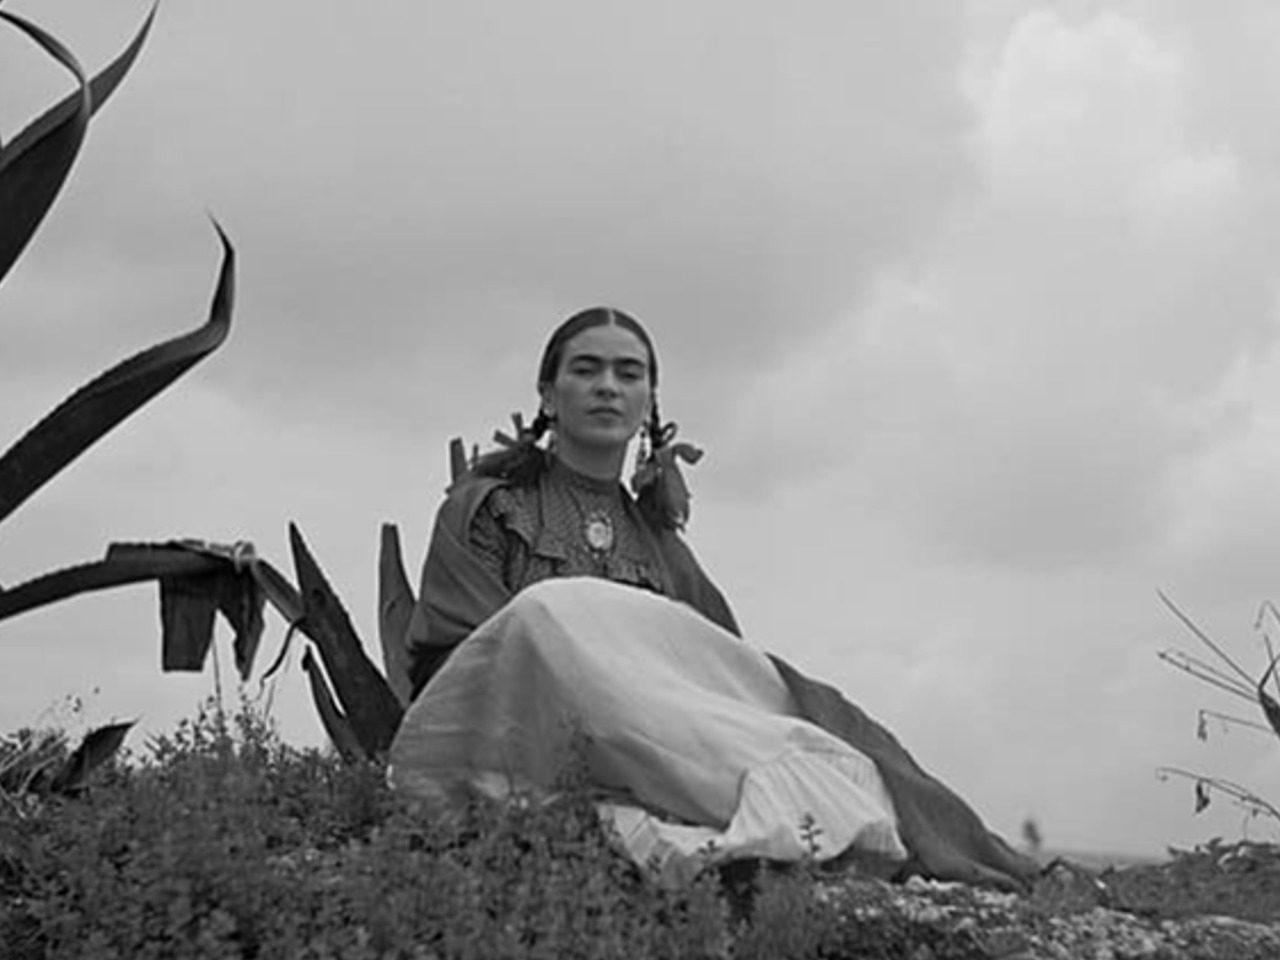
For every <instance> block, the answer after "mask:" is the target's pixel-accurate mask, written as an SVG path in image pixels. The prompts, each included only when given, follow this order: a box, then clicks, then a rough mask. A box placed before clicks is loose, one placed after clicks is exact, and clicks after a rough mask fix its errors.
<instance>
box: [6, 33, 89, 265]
mask: <svg viewBox="0 0 1280 960" xmlns="http://www.w3.org/2000/svg"><path fill="white" fill-rule="evenodd" d="M0 20H3V21H5V22H7V23H10V24H12V25H13V26H15V27H17V28H18V29H19V30H21V31H22V32H23V33H25V34H26V35H27V36H29V37H30V38H31V39H32V40H34V41H35V42H36V43H37V44H38V45H39V46H40V47H41V49H43V50H44V51H45V52H46V53H47V54H49V56H51V57H53V59H55V60H57V61H58V63H60V64H62V66H64V67H66V68H67V70H69V71H70V72H71V73H72V75H74V76H75V78H76V91H75V93H74V94H72V96H71V97H70V98H69V100H70V103H69V104H68V107H67V108H64V109H62V110H59V109H58V107H54V108H53V109H52V110H50V111H48V112H46V113H45V114H44V115H43V116H41V117H40V118H39V119H37V120H36V121H35V122H34V123H32V124H31V125H30V126H29V127H27V129H26V130H24V131H23V132H22V133H21V134H19V135H18V136H17V137H15V138H14V139H13V140H11V141H10V142H9V143H8V144H6V145H5V147H4V150H3V151H0V281H3V280H4V277H5V275H6V274H7V273H8V272H9V268H10V267H12V266H13V264H14V262H15V261H16V260H17V259H18V257H19V255H20V254H21V253H22V251H23V250H24V249H25V248H26V246H27V243H28V242H29V241H30V240H31V237H32V235H33V234H34V233H35V232H36V228H37V227H38V226H40V221H41V220H43V219H44V216H45V214H46V213H48V211H49V207H50V206H52V205H53V200H54V198H55V197H56V196H57V195H58V191H59V190H61V189H62V185H63V183H65V182H66V179H67V174H69V173H70V172H71V165H72V164H73V163H75V159H76V154H78V153H79V152H80V144H81V143H83V142H84V135H85V131H87V130H88V129H89V117H90V115H91V113H92V112H93V102H92V100H91V99H90V93H89V81H88V80H87V79H86V78H85V75H84V70H83V69H81V67H80V63H79V61H78V60H76V58H75V56H74V55H73V54H72V53H71V51H70V50H68V49H67V48H66V47H64V46H63V45H62V44H61V43H59V42H58V40H57V39H56V38H54V37H53V36H52V35H51V34H49V33H46V32H45V31H44V30H42V29H41V28H40V27H37V26H36V25H35V24H34V23H31V22H30V21H29V20H24V19H23V18H22V17H19V16H16V15H14V14H12V13H7V12H5V11H3V10H0ZM66 102H67V101H64V103H66ZM58 106H59V107H61V106H62V104H59V105H58ZM55 114H56V115H55Z"/></svg>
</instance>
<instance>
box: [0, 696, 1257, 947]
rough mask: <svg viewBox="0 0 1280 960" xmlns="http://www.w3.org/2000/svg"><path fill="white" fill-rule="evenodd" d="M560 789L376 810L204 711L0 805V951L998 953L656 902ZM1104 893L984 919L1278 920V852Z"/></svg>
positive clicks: (851, 923)
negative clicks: (81, 779) (500, 799)
mask: <svg viewBox="0 0 1280 960" xmlns="http://www.w3.org/2000/svg"><path fill="white" fill-rule="evenodd" d="M7 742H8V743H9V744H10V746H11V751H10V753H9V754H8V763H9V765H10V768H11V770H18V769H22V765H21V763H20V762H18V761H19V757H20V753H19V752H16V751H15V750H14V749H13V748H14V747H16V745H20V744H27V745H28V749H29V751H30V756H31V757H32V758H36V759H38V760H39V761H40V762H41V763H44V762H46V761H47V757H46V754H47V752H48V751H49V750H50V749H54V750H55V752H59V751H60V752H61V753H65V751H66V745H65V738H60V737H58V736H57V735H56V734H53V733H48V732H46V733H43V734H41V733H37V732H33V731H29V732H27V733H26V734H24V736H23V738H18V737H10V738H8V741H7ZM50 744H60V746H58V747H56V748H51V747H50ZM37 751H39V752H37ZM573 774H574V770H573V768H571V775H570V776H568V777H566V778H565V779H564V781H563V782H562V783H561V784H560V790H559V791H558V793H557V794H556V797H555V799H554V800H551V801H549V802H542V803H537V802H532V801H526V802H517V803H496V802H493V801H490V800H487V799H485V798H483V797H480V796H467V797H462V798H460V799H459V802H458V803H456V804H454V805H453V806H451V807H450V808H449V809H447V810H435V811H430V810H427V809H425V808H422V807H421V806H418V805H415V804H413V803H411V802H408V801H406V800H405V799H403V798H401V797H399V796H397V795H394V794H393V793H392V792H391V791H390V790H389V788H388V787H387V785H386V779H385V775H384V770H383V769H382V768H381V767H380V766H378V765H376V764H372V763H363V764H352V763H348V762H344V761H342V760H340V759H339V758H337V757H336V756H334V755H332V754H330V753H326V752H322V751H318V750H314V749H298V748H296V747H293V746H290V745H288V744H285V743H283V742H282V741H281V740H280V738H279V737H278V736H277V734H276V733H275V731H274V729H273V727H272V725H271V724H270V722H269V721H268V719H267V718H265V717H264V716H263V714H262V713H261V712H260V711H259V710H258V709H257V708H256V707H255V706H253V705H252V704H249V703H245V704H242V705H241V706H240V708H239V709H238V710H237V711H235V712H232V713H224V712H223V711H221V710H219V709H218V708H217V707H216V706H215V705H214V703H213V702H210V703H208V704H206V705H205V706H204V707H203V708H202V709H201V710H200V711H199V712H198V713H197V715H196V716H195V717H193V718H191V719H189V720H187V721H184V722H182V723H181V724H179V726H178V727H177V729H175V730H174V731H173V732H172V733H171V734H169V735H166V736H162V737H159V738H156V739H154V740H152V741H151V742H150V743H148V744H147V746H146V747H145V749H144V750H142V751H139V752H137V753H134V754H132V755H127V756H125V757H123V758H120V759H117V760H115V761H114V762H112V763H109V764H107V765H106V766H104V767H103V768H101V769H99V770H98V771H97V773H96V774H95V776H94V778H93V779H92V781H91V782H90V783H89V784H88V785H87V787H86V788H85V789H83V790H81V791H80V792H79V793H78V794H77V795H75V796H63V795H58V794H54V793H50V792H48V791H42V790H39V789H32V787H31V784H32V781H30V780H29V779H24V778H18V777H12V778H10V780H9V781H7V785H6V786H0V956H3V957H4V958H5V960H35V958H46V957H54V958H86V960H87V958H95V960H99V958H102V960H110V958H121V960H123V958H134V957H139V958H150V957H155V958H159V957H182V958H268V957H269V958H273V960H274V958H286V960H288V958H299V960H302V958H308V960H375V958H376V960H384V958H386V960H397V958H416V960H427V958H439V960H445V958H449V960H453V958H485V960H489V958H508V957H510V958H548V960H550V958H556V960H559V958H575V957H582V958H649V957H651V958H724V960H730V958H733V960H765V958H797V960H799V958H839V957H849V958H856V957H876V958H880V957H883V958H910V957H923V956H932V957H951V958H966V960H976V958H985V957H990V956H994V955H998V952H997V953H993V952H992V950H993V949H994V948H993V947H992V946H991V943H990V942H987V941H990V939H991V938H990V935H989V934H984V933H983V932H982V931H981V930H980V929H978V928H977V927H975V926H974V924H973V923H972V922H967V921H957V922H956V923H944V924H938V923H930V922H920V917H918V916H914V914H915V913H918V912H919V908H918V906H917V907H915V908H911V907H907V908H894V907H893V906H892V903H893V901H895V900H897V899H899V893H898V892H897V891H896V890H895V888H893V887H891V886H889V885H885V884H883V883H881V882H879V881H873V880H869V879H867V878H858V877H856V876H841V875H838V874H832V873H829V872H827V871H826V870H824V869H823V868H820V867H819V866H818V865H817V864H816V863H813V862H809V863H803V864H800V865H799V866H794V867H791V868H786V869H782V868H778V869H774V868H761V867H758V866H756V865H753V864H735V865H731V866H730V867H726V868H721V869H720V870H719V871H716V870H708V871H706V872H705V873H704V874H703V875H702V876H701V877H699V878H698V879H697V880H696V881H695V882H694V883H693V884H692V885H691V886H689V887H687V888H685V889H682V890H678V891H673V890H669V889H665V888H663V887H661V886H660V885H658V884H656V883H654V882H651V880H650V879H649V878H648V874H647V873H646V871H644V870H642V869H640V868H638V867H637V866H636V865H634V864H633V863H632V862H631V861H630V860H629V859H627V858H626V857H625V856H624V855H622V854H621V853H619V852H618V848H617V846H616V844H615V843H614V840H613V838H612V837H611V836H610V835H609V834H608V833H607V831H606V828H605V827H603V826H602V824H601V823H600V821H599V820H598V818H597V817H596V816H595V809H594V803H593V799H592V796H591V794H590V791H589V789H588V788H587V785H586V783H585V778H583V777H581V776H575V775H573ZM815 842H816V837H815ZM1082 876H1084V875H1083V874H1082ZM1093 876H1098V875H1096V874H1094V875H1093ZM1101 877H1102V879H1103V880H1104V881H1105V882H1104V883H1103V884H1097V883H1095V882H1094V881H1093V880H1091V879H1090V880H1081V881H1080V884H1079V890H1077V889H1076V888H1075V887H1072V889H1071V890H1069V891H1067V893H1063V892H1062V891H1061V890H1060V889H1058V888H1057V887H1056V886H1055V882H1056V881H1055V882H1050V881H1048V880H1047V881H1046V882H1045V884H1044V885H1043V888H1042V887H1041V886H1040V885H1038V887H1037V890H1036V891H1035V892H1034V893H1033V894H1031V895H1029V896H1028V897H1026V898H1021V899H1019V900H1018V901H1017V902H1016V903H1011V904H1006V906H1005V907H1004V908H1002V909H1004V910H1005V911H1006V912H1007V913H1008V914H1009V915H1010V916H1015V917H1021V918H1022V920H1020V921H1017V922H1025V923H1026V924H1027V925H1028V926H1029V927H1035V926H1036V925H1037V924H1041V925H1042V924H1043V923H1045V922H1049V921H1046V920H1045V917H1049V916H1053V917H1059V916H1070V915H1072V914H1073V913H1078V912H1079V911H1080V910H1081V909H1085V908H1092V907H1093V906H1098V905H1100V906H1109V907H1112V908H1113V909H1119V910H1122V911H1125V912H1126V913H1129V914H1132V915H1135V916H1139V917H1144V916H1145V917H1152V918H1157V919H1159V918H1162V917H1178V916H1193V915H1195V914H1196V913H1198V912H1227V913H1232V914H1234V915H1237V916H1241V917H1244V918H1247V919H1256V920H1264V921H1270V922H1276V921H1280V908H1278V907H1277V904H1280V848H1275V847H1267V846H1260V845H1242V846H1240V847H1239V848H1227V847H1214V848H1212V849H1209V850H1207V851H1197V852H1194V853H1188V854H1187V855H1184V856H1180V857H1176V858H1174V859H1173V860H1171V861H1170V862H1169V863H1168V864H1164V865H1159V866H1156V865H1144V866H1140V867H1134V868H1132V869H1127V870H1125V871H1122V872H1120V873H1116V872H1112V871H1108V872H1105V873H1103V874H1101ZM1059 879H1060V878H1059ZM1081 890H1083V891H1084V893H1083V894H1081V893H1080V891H1081ZM1099 891H1104V892H1102V893H1100V892H1099ZM1068 894H1069V895H1068ZM936 896H940V897H941V898H942V901H946V900H947V898H952V899H954V898H957V897H958V898H960V899H961V900H963V901H965V902H968V899H973V898H974V897H975V896H978V895H977V894H976V893H970V892H967V891H966V890H963V889H958V890H945V889H944V890H942V891H941V892H939V893H937V894H936ZM966 898H968V899H966ZM1077 900H1079V901H1080V903H1076V902H1075V901H1077ZM974 902H975V903H979V902H980V898H979V900H975V901H974ZM944 906H945V903H944ZM882 908H883V909H882ZM931 909H932V908H931ZM973 909H974V910H975V911H977V912H976V913H975V915H977V914H980V913H981V912H982V911H983V910H986V909H987V908H986V907H982V908H978V907H975V908H973ZM935 912H936V910H935ZM1052 922H1053V923H1056V922H1058V921H1056V920H1055V921H1052ZM984 937H985V938H986V939H985V940H984Z"/></svg>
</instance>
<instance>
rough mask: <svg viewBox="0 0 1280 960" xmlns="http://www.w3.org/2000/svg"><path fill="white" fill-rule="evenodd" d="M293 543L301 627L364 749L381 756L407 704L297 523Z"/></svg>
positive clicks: (292, 530) (292, 532)
mask: <svg viewBox="0 0 1280 960" xmlns="http://www.w3.org/2000/svg"><path fill="white" fill-rule="evenodd" d="M289 543H290V546H291V548H292V551H293V562H294V567H295V569H296V571H297V575H298V587H299V589H300V591H301V593H302V604H303V616H302V622H301V629H302V631H303V632H304V633H305V634H306V635H307V636H309V637H310V638H311V639H312V640H314V641H315V644H316V646H317V647H318V648H319V650H320V658H321V659H322V660H323V661H324V669H325V672H326V673H327V674H328V675H329V678H330V679H331V680H332V681H333V685H334V689H335V692H336V693H337V697H338V701H339V702H340V703H341V705H342V709H343V711H344V712H345V714H346V716H347V717H348V719H349V720H350V721H351V727H352V730H353V731H354V732H355V735H356V738H357V739H358V740H359V741H360V745H361V747H362V748H363V750H364V753H365V754H366V755H367V756H369V757H375V756H378V755H379V754H382V753H384V752H386V750H387V748H388V747H390V746H391V739H392V737H394V736H395V733H396V730H397V728H398V727H399V726H400V719H401V717H402V716H403V715H404V709H403V708H402V707H401V706H400V702H399V701H398V700H397V699H396V695H395V694H394V693H392V691H391V687H390V686H389V685H388V684H387V681H386V678H384V677H383V676H382V674H380V673H378V670H377V668H376V667H375V666H374V665H373V663H372V662H370V660H369V658H368V657H367V656H366V655H365V652H364V647H363V646H362V645H361V643H360V638H359V637H358V636H356V632H355V630H354V629H352V626H351V620H350V618H349V617H348V616H347V612H346V610H344V609H343V607H342V602H341V601H340V600H339V599H338V597H337V596H336V595H335V594H334V592H333V590H332V589H331V588H330V587H329V584H328V582H327V581H326V580H325V577H324V574H323V573H322V572H321V570H320V567H319V565H318V564H317V563H316V561H315V558H314V557H312V555H311V553H310V551H309V550H308V549H307V545H306V542H305V541H304V540H303V539H302V534H301V533H300V532H299V531H298V528H297V527H296V526H295V525H294V524H292V523H291V524H289Z"/></svg>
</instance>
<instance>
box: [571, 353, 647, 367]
mask: <svg viewBox="0 0 1280 960" xmlns="http://www.w3.org/2000/svg"><path fill="white" fill-rule="evenodd" d="M565 363H599V364H603V363H614V364H616V365H618V366H620V367H623V366H637V367H644V368H645V369H648V367H649V361H648V360H646V359H644V358H643V357H633V356H630V355H625V356H621V357H614V358H612V359H607V358H605V357H602V356H601V355H600V354H598V353H574V354H570V355H569V356H568V357H566V358H565Z"/></svg>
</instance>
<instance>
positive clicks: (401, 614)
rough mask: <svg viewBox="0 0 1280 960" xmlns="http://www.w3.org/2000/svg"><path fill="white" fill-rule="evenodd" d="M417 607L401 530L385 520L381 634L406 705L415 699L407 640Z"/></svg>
mask: <svg viewBox="0 0 1280 960" xmlns="http://www.w3.org/2000/svg"><path fill="white" fill-rule="evenodd" d="M413 607H414V598H413V588H412V587H411V586H409V578H408V577H407V576H406V575H405V572H404V560H403V558H402V557H401V554H400V533H399V531H398V530H397V529H396V526H395V524H393V523H384V524H383V525H382V545H381V550H380V551H379V555H378V637H379V640H380V641H381V643H382V666H383V669H384V670H385V671H386V674H387V683H388V684H390V686H391V691H392V692H393V693H394V694H395V695H396V699H397V700H399V701H400V705H401V706H402V707H407V706H408V705H409V701H410V700H412V699H413V684H412V683H411V682H410V680H409V648H408V646H406V644H405V640H406V638H407V636H408V634H409V619H410V618H411V617H412V616H413Z"/></svg>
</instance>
